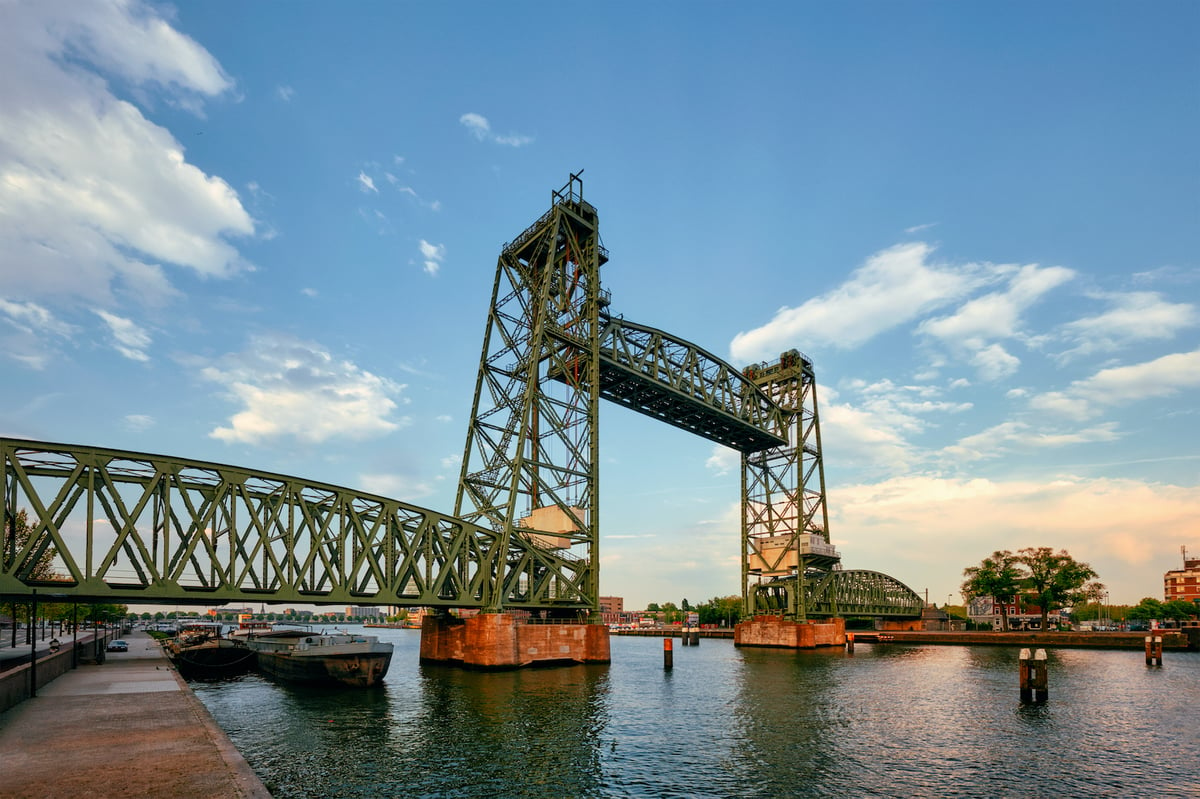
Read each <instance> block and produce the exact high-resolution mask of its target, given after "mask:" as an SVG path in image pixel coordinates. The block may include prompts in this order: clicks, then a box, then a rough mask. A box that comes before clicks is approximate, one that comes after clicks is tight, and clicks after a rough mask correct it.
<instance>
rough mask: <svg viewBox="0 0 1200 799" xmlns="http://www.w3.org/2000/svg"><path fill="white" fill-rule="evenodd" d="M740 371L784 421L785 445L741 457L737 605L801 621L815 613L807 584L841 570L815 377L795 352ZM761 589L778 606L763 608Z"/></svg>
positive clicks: (802, 358) (744, 454)
mask: <svg viewBox="0 0 1200 799" xmlns="http://www.w3.org/2000/svg"><path fill="white" fill-rule="evenodd" d="M743 372H744V374H745V375H746V377H747V378H749V379H750V380H752V381H754V383H755V384H756V385H757V386H758V387H759V388H760V389H762V391H763V393H764V394H766V396H767V397H768V398H770V400H771V401H772V402H773V403H774V404H775V405H776V406H778V407H779V408H780V409H781V410H782V411H783V413H785V414H786V416H787V431H788V442H787V443H786V444H783V445H781V446H776V447H771V448H770V449H765V450H760V451H758V452H744V453H743V454H742V601H743V604H744V609H745V612H746V613H747V614H753V613H755V612H758V611H762V610H767V609H771V610H775V611H779V612H782V613H783V615H784V616H785V617H787V618H792V619H804V618H806V617H807V616H809V615H814V614H818V613H819V611H818V609H817V608H815V607H810V606H809V602H808V597H809V592H808V591H806V589H805V586H806V583H808V582H810V581H813V580H814V579H820V578H821V577H823V576H824V575H825V574H826V573H828V572H829V571H831V570H834V569H839V568H840V567H841V566H840V561H841V556H840V555H838V553H837V550H836V549H835V548H834V547H833V545H832V544H831V543H830V541H829V512H828V509H827V507H826V503H825V466H824V463H823V461H822V459H821V427H820V422H819V418H818V413H817V383H816V377H815V376H814V374H813V365H812V361H811V360H809V358H808V357H807V356H805V355H802V354H801V353H800V352H798V351H796V350H789V351H788V352H785V353H783V355H781V356H780V359H779V361H778V362H777V363H774V364H765V363H764V364H757V365H754V366H748V367H746V369H744V370H743ZM764 583H766V584H769V586H770V589H771V593H772V595H774V596H776V597H777V601H776V602H775V603H774V604H775V605H780V606H779V607H775V606H771V607H769V608H768V607H760V604H759V602H758V600H759V598H761V597H762V596H763V595H764V594H763V592H762V591H760V590H759V588H760V586H762V585H764ZM779 598H781V599H779Z"/></svg>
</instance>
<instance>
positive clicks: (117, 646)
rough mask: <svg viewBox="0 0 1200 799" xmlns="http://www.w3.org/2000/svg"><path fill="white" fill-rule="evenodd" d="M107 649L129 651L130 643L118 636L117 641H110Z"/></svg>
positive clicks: (110, 650)
mask: <svg viewBox="0 0 1200 799" xmlns="http://www.w3.org/2000/svg"><path fill="white" fill-rule="evenodd" d="M107 649H108V651H109V652H128V651H129V644H127V643H125V642H124V641H122V640H121V639H120V638H118V639H117V640H115V641H109V642H108V647H107Z"/></svg>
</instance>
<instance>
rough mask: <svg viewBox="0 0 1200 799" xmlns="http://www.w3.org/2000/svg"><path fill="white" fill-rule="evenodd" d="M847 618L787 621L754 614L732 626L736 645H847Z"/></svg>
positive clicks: (808, 647) (800, 646) (780, 646)
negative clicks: (822, 620)
mask: <svg viewBox="0 0 1200 799" xmlns="http://www.w3.org/2000/svg"><path fill="white" fill-rule="evenodd" d="M845 644H846V620H845V619H830V620H828V621H825V622H800V621H787V620H785V619H781V618H779V617H778V616H755V617H754V618H753V619H751V620H750V621H744V622H741V623H740V624H738V625H737V626H735V627H734V628H733V645H734V646H771V647H777V648H780V649H815V648H817V647H819V646H844V645H845Z"/></svg>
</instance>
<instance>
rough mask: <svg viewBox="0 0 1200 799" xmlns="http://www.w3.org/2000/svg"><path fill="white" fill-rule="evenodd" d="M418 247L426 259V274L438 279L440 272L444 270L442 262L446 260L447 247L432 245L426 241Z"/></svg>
mask: <svg viewBox="0 0 1200 799" xmlns="http://www.w3.org/2000/svg"><path fill="white" fill-rule="evenodd" d="M417 247H418V248H419V249H420V250H421V257H422V258H424V259H425V267H424V268H425V274H427V275H429V276H430V277H437V273H438V270H440V269H441V268H442V262H443V261H445V260H446V246H445V245H444V244H430V243H429V242H427V241H425V239H421V241H420V242H419V243H418V244H417Z"/></svg>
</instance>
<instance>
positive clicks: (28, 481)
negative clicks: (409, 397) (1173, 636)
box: [0, 175, 923, 653]
mask: <svg viewBox="0 0 1200 799" xmlns="http://www.w3.org/2000/svg"><path fill="white" fill-rule="evenodd" d="M608 258H609V254H608V251H607V250H606V249H605V248H604V247H603V246H602V244H601V240H600V234H599V217H598V214H597V212H596V209H595V208H594V207H593V206H592V205H590V204H589V203H588V202H586V201H585V200H584V199H583V184H582V180H581V179H580V177H579V175H571V177H570V180H569V181H568V183H567V185H566V186H564V187H563V188H562V189H560V190H558V191H555V192H553V193H552V203H551V207H550V210H548V211H547V212H546V213H545V214H543V215H542V216H541V217H540V218H539V219H537V220H536V221H535V222H534V223H533V224H532V225H530V226H529V227H528V228H527V229H526V230H524V231H523V232H522V233H520V235H518V236H517V237H516V238H515V239H514V240H513V241H511V242H509V243H507V244H505V245H504V247H503V248H502V250H501V253H500V256H499V258H498V261H497V266H496V275H495V281H494V284H493V290H492V295H491V303H490V306H489V311H488V319H487V324H486V328H485V332H484V341H483V348H482V353H481V356H480V361H479V370H478V380H477V383H476V386H475V393H474V398H473V402H472V408H471V416H470V423H469V426H468V430H467V435H466V443H465V447H464V452H463V458H462V468H461V473H460V476H459V482H458V492H457V496H456V500H455V505H454V509H453V512H452V513H442V512H438V511H434V510H431V509H428V508H423V507H420V506H417V505H414V504H412V503H408V502H405V501H403V500H399V499H393V498H388V497H383V496H379V495H374V494H369V493H366V492H362V491H357V490H354V489H351V488H345V487H340V486H334V485H328V484H324V483H318V482H313V481H308V480H303V479H301V478H297V477H292V476H287V475H280V474H272V473H265V472H260V471H256V470H253V469H247V468H242V467H238V466H230V465H223V464H216V463H208V462H202V461H196V460H192V459H188V458H180V457H169V456H163V455H153V454H146V453H139V452H128V451H122V450H115V449H105V448H98V447H89V446H80V445H74V444H60V443H49V442H41V441H27V440H20V439H12V438H5V439H0V469H2V470H3V486H4V489H3V495H2V496H0V516H2V517H3V519H4V530H3V538H2V539H0V597H2V598H4V599H9V600H11V599H21V600H28V599H31V598H33V597H34V596H40V597H42V598H45V599H53V600H56V601H85V602H121V603H154V602H163V603H189V602H190V603H203V604H220V603H226V602H233V603H241V604H245V603H246V602H272V603H281V602H286V603H313V604H360V605H361V604H378V605H396V606H409V607H429V608H436V609H442V610H449V609H453V608H459V609H464V608H465V609H469V608H474V609H478V610H480V611H483V612H484V615H503V614H504V612H505V611H508V610H528V611H534V612H536V613H537V614H538V615H539V616H542V617H544V618H546V619H562V620H565V619H580V618H586V617H588V616H591V617H592V618H593V619H594V618H595V617H596V615H597V611H598V609H599V595H600V574H599V561H600V558H599V545H600V529H601V528H600V502H599V493H598V472H599V466H598V464H599V452H598V434H597V433H598V423H599V404H600V400H601V399H606V400H609V401H610V402H613V403H615V404H619V405H623V406H625V407H626V408H629V409H631V410H633V411H636V412H638V413H642V414H645V415H647V416H650V417H653V418H655V419H658V420H660V421H663V422H666V423H667V424H671V425H673V426H675V427H678V428H681V429H683V430H687V431H689V432H691V433H694V434H696V435H699V436H702V437H704V438H706V439H708V440H711V441H714V442H716V443H719V444H722V445H724V446H728V447H732V448H734V449H736V450H738V451H739V452H740V453H741V469H742V481H741V485H742V497H741V504H742V521H741V530H740V540H741V554H742V578H741V582H742V594H743V615H744V617H751V616H754V615H756V614H764V613H768V614H775V615H777V616H779V617H781V618H785V619H790V620H793V621H804V620H808V619H821V618H830V617H838V616H859V615H862V616H868V615H869V616H876V617H885V618H886V617H891V618H912V617H915V616H917V615H919V613H920V610H921V608H922V606H923V602H922V601H921V599H920V597H919V596H918V595H917V594H916V593H914V592H913V591H912V590H911V589H909V588H908V587H907V586H905V585H904V584H903V583H901V582H900V581H898V580H896V579H895V578H892V577H889V576H887V575H885V574H881V573H878V572H872V571H863V570H858V571H855V570H845V569H843V568H842V566H841V558H840V555H839V554H838V552H837V550H836V549H835V547H834V546H833V545H832V544H831V542H830V539H829V525H828V511H827V508H826V502H825V477H824V466H823V461H822V455H821V439H820V425H819V416H818V408H817V396H816V379H815V375H814V372H813V364H812V361H811V360H810V359H809V358H807V357H806V356H805V355H803V354H802V353H800V352H798V351H796V350H790V351H788V352H785V353H782V354H781V356H780V359H779V360H778V361H777V362H773V363H763V364H754V365H751V366H749V367H745V368H743V369H737V368H735V367H733V366H731V365H730V364H728V363H726V362H724V361H723V360H722V359H720V358H718V357H716V356H715V355H713V354H712V353H710V352H708V351H706V350H704V349H702V348H701V347H699V346H697V345H696V344H693V343H691V342H687V341H684V340H682V339H679V338H677V337H674V336H671V335H670V334H668V333H666V332H664V331H661V330H658V329H655V328H653V327H649V326H647V325H643V324H638V323H634V322H632V321H629V320H626V319H624V318H623V317H622V316H620V315H619V314H616V313H614V312H613V311H612V308H611V298H610V296H609V294H608V292H607V291H605V290H604V289H603V288H602V287H601V282H600V270H601V267H602V266H603V265H604V264H605V263H606V262H607V261H608ZM731 545H732V542H731ZM606 641H607V639H605V642H606ZM604 651H605V653H606V652H607V643H605V645H604Z"/></svg>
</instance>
